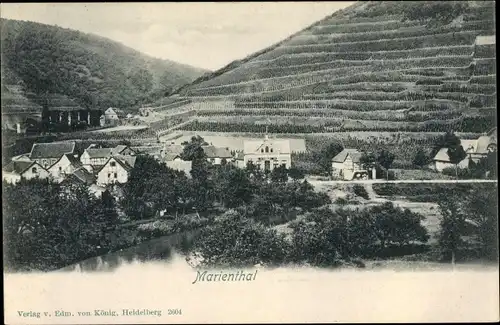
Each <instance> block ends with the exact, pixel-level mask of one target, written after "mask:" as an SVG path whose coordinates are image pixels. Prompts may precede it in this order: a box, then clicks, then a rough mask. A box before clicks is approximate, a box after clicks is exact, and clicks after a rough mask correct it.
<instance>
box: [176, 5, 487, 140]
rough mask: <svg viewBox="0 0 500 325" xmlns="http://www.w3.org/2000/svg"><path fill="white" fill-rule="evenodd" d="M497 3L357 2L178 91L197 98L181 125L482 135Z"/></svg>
mask: <svg viewBox="0 0 500 325" xmlns="http://www.w3.org/2000/svg"><path fill="white" fill-rule="evenodd" d="M494 7H495V5H494V2H492V1H469V2H465V1H446V2H443V1H424V2H420V1H419V2H412V1H397V2H384V1H381V2H379V1H373V2H371V1H369V2H358V3H356V4H355V5H353V6H351V7H348V8H346V9H344V10H341V11H338V12H335V13H334V14H332V15H330V16H328V17H326V18H325V19H323V20H321V21H319V22H317V23H315V24H313V25H312V26H310V27H308V28H306V29H304V30H302V31H299V32H298V33H296V34H294V35H292V36H290V37H289V38H287V39H285V40H283V41H282V42H280V43H278V44H275V45H273V46H271V47H269V48H266V49H263V50H262V51H259V52H258V53H255V54H253V55H250V56H249V57H247V58H244V59H242V60H239V61H235V62H232V63H230V64H229V65H228V66H226V67H224V68H222V69H221V70H218V71H215V72H213V73H210V74H206V75H204V76H202V77H200V78H198V79H197V80H195V81H194V82H193V83H192V84H190V85H187V86H184V87H182V88H181V89H179V91H178V92H177V95H178V97H177V100H178V101H179V102H181V101H183V100H189V101H190V102H191V104H188V105H190V106H191V107H192V106H193V105H194V104H193V103H192V102H199V104H197V105H196V106H197V110H198V118H197V121H195V122H193V123H192V124H190V125H187V126H184V127H183V129H185V130H193V131H224V132H238V131H243V130H244V131H245V132H262V131H263V130H264V126H263V124H270V126H271V127H269V131H270V132H276V133H323V132H327V133H328V132H337V131H355V130H356V131H412V132H443V131H446V130H454V131H459V132H485V131H487V130H488V129H489V128H491V127H492V126H493V125H494V124H495V123H496V122H495V120H496V118H495V116H496V54H495V44H494V43H495V37H494V35H495V34H496V32H495V18H494V12H495V10H494ZM202 102H205V103H204V104H203V103H202Z"/></svg>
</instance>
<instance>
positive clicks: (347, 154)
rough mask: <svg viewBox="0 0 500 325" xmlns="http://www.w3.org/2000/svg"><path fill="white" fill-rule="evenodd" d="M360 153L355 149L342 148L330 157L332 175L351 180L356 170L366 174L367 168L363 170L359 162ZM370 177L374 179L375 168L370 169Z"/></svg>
mask: <svg viewBox="0 0 500 325" xmlns="http://www.w3.org/2000/svg"><path fill="white" fill-rule="evenodd" d="M361 156H362V153H361V152H360V151H358V150H357V149H344V150H342V151H341V152H339V153H338V154H337V155H336V156H335V157H333V158H332V176H333V177H335V178H340V179H343V180H352V179H353V178H354V177H355V174H356V173H357V172H359V173H362V174H364V175H366V177H365V178H368V173H369V171H368V170H364V169H363V166H362V164H361V161H360V160H361ZM371 176H372V178H373V179H375V178H376V175H375V169H372V175H371Z"/></svg>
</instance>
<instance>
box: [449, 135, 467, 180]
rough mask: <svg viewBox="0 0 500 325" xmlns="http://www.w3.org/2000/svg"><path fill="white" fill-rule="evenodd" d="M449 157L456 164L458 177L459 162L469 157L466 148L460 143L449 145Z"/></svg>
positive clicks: (456, 175)
mask: <svg viewBox="0 0 500 325" xmlns="http://www.w3.org/2000/svg"><path fill="white" fill-rule="evenodd" d="M447 154H448V158H449V159H450V162H451V163H452V164H454V165H455V177H456V179H458V164H459V163H460V162H461V161H462V160H464V159H465V157H467V154H466V153H465V150H464V148H463V147H462V145H461V144H460V143H458V144H453V145H451V146H449V147H448V151H447Z"/></svg>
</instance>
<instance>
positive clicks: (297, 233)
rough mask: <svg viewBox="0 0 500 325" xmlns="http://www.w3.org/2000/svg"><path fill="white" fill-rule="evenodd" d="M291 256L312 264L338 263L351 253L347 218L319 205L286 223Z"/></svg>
mask: <svg viewBox="0 0 500 325" xmlns="http://www.w3.org/2000/svg"><path fill="white" fill-rule="evenodd" d="M290 227H291V228H292V230H293V232H292V247H291V249H292V251H291V259H292V261H294V262H306V263H308V264H311V265H313V266H321V267H331V266H340V265H342V264H343V262H344V261H345V260H349V259H350V258H351V256H352V247H351V246H350V242H349V239H348V231H347V218H346V216H344V215H342V214H341V213H338V212H337V211H336V212H333V211H331V210H330V209H320V210H317V211H314V212H313V213H312V214H311V215H309V216H308V218H307V220H306V221H304V220H301V221H299V222H296V223H292V224H291V225H290Z"/></svg>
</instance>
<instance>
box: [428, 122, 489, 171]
mask: <svg viewBox="0 0 500 325" xmlns="http://www.w3.org/2000/svg"><path fill="white" fill-rule="evenodd" d="M460 145H461V146H462V148H463V149H464V151H465V153H466V154H467V156H466V157H465V158H464V159H463V160H462V161H461V162H459V163H458V165H457V166H458V167H459V168H467V167H469V161H470V160H472V161H473V162H475V163H477V162H478V161H479V160H481V158H484V157H486V156H487V155H488V153H489V152H496V151H497V135H496V128H495V129H493V130H492V131H490V132H488V133H487V134H484V135H482V136H480V137H479V138H477V139H474V140H463V139H460ZM433 164H434V168H435V169H436V170H437V171H443V169H445V168H451V167H453V168H454V167H455V165H454V164H452V163H451V162H450V158H449V157H448V148H441V149H440V150H439V151H438V152H437V154H436V155H435V156H434V158H433Z"/></svg>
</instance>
